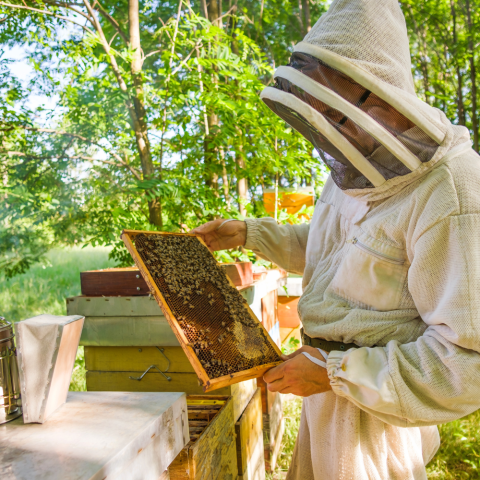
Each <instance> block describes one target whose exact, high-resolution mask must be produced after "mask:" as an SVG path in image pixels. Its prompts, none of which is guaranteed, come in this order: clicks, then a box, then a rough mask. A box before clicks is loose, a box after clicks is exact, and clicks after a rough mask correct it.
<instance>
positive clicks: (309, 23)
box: [303, 0, 312, 33]
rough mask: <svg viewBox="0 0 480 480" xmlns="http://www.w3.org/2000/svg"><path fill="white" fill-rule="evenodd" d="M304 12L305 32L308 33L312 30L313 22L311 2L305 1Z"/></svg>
mask: <svg viewBox="0 0 480 480" xmlns="http://www.w3.org/2000/svg"><path fill="white" fill-rule="evenodd" d="M303 12H304V14H305V30H306V31H307V33H308V32H309V31H310V30H311V29H312V21H311V19H310V0H303Z"/></svg>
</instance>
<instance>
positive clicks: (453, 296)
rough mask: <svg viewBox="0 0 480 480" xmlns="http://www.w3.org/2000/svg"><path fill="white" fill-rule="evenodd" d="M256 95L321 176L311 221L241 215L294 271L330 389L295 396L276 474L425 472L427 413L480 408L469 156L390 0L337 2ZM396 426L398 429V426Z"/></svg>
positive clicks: (402, 475)
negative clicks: (315, 158)
mask: <svg viewBox="0 0 480 480" xmlns="http://www.w3.org/2000/svg"><path fill="white" fill-rule="evenodd" d="M294 50H295V53H294V54H293V55H292V58H291V60H290V64H289V66H287V67H280V68H279V69H278V70H277V71H276V74H275V76H276V85H275V87H269V88H266V89H265V90H264V91H263V93H262V99H263V100H264V101H265V103H266V104H267V105H268V106H269V107H270V108H271V109H272V110H273V111H275V112H276V113H277V114H278V115H279V116H280V117H282V118H283V119H285V120H286V121H287V122H288V123H290V124H291V125H292V126H293V127H294V128H295V129H297V130H298V131H300V132H301V133H302V134H303V135H305V137H306V138H307V139H308V140H310V141H311V142H312V143H313V145H314V146H315V148H316V149H317V151H318V152H319V154H320V156H321V157H322V158H323V160H324V161H325V162H326V163H327V164H328V165H329V166H330V168H331V171H332V174H331V176H330V178H329V180H328V181H327V183H326V185H325V187H324V190H323V193H322V196H321V198H320V200H319V201H318V203H317V206H316V209H315V213H314V216H313V219H312V221H311V223H310V225H294V226H292V225H286V226H278V225H277V224H276V223H275V222H274V221H273V219H270V218H268V219H257V220H253V219H252V220H247V230H248V231H247V243H246V247H247V248H251V249H252V250H254V251H255V252H257V253H259V254H260V255H262V256H263V257H265V258H267V259H269V260H271V261H273V262H275V263H276V264H278V265H280V266H281V267H283V268H285V269H287V270H288V271H290V272H295V273H299V274H303V282H304V285H303V286H304V294H303V296H302V298H301V299H300V302H299V306H298V309H299V314H300V317H301V320H302V322H303V326H304V329H305V333H306V334H307V335H309V336H310V337H316V338H322V339H325V340H329V341H337V342H343V343H355V344H356V345H358V346H360V347H362V348H359V349H351V350H348V351H346V352H341V351H333V352H331V353H330V354H329V357H328V361H327V369H328V374H329V377H330V381H331V385H332V388H333V391H331V392H327V393H324V394H318V395H313V396H311V397H308V398H306V399H304V404H303V410H302V421H301V426H300V431H299V437H298V439H297V445H296V449H295V454H294V458H293V461H292V465H291V468H290V472H289V475H288V477H287V478H288V479H289V480H310V479H315V480H320V479H322V480H323V479H328V480H330V479H361V480H363V479H365V480H367V479H369V480H370V479H382V480H383V479H399V480H400V479H401V480H407V479H425V478H426V473H425V468H424V465H425V464H426V463H427V462H428V461H429V460H430V459H431V458H432V456H433V455H434V453H435V451H436V450H437V448H438V444H439V437H438V431H437V429H436V427H434V426H433V425H436V424H439V423H443V422H448V421H451V420H454V419H457V418H459V417H462V416H464V415H466V414H468V413H470V412H472V411H474V410H476V409H477V408H479V407H480V355H479V352H480V158H479V157H478V155H477V154H476V153H475V152H474V151H473V150H472V149H471V143H470V139H469V134H468V131H467V129H466V128H464V127H458V126H453V125H452V124H451V123H450V122H449V121H448V119H447V118H446V117H445V115H444V114H443V113H442V112H441V111H439V110H437V109H435V108H432V107H430V106H428V105H427V104H425V103H424V102H422V101H420V100H419V99H417V97H416V96H415V92H414V87H413V80H412V76H411V64H410V55H409V46H408V38H407V31H406V27H405V21H404V17H403V15H402V12H401V10H400V8H399V5H398V3H397V1H396V0H334V2H333V3H332V5H331V7H330V9H329V11H328V12H327V13H326V14H325V15H323V16H322V18H321V19H320V20H319V21H318V22H317V24H316V25H315V26H314V27H313V28H312V30H311V32H310V33H309V34H308V35H307V36H306V37H305V39H304V41H303V42H301V43H299V44H298V45H296V47H295V49H294ZM405 427H407V428H405Z"/></svg>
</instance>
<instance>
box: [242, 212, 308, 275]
mask: <svg viewBox="0 0 480 480" xmlns="http://www.w3.org/2000/svg"><path fill="white" fill-rule="evenodd" d="M246 223H247V240H246V243H245V248H248V249H250V250H253V251H254V252H255V253H256V254H257V255H259V256H260V257H262V258H264V259H266V260H269V261H271V262H273V263H275V264H276V265H278V266H279V267H281V268H283V269H285V270H287V272H292V273H298V274H300V275H302V274H303V270H304V269H305V252H306V249H307V240H308V232H309V230H310V225H308V224H305V223H304V224H301V225H278V224H277V222H276V221H275V220H274V219H273V218H270V217H268V218H259V219H247V220H246Z"/></svg>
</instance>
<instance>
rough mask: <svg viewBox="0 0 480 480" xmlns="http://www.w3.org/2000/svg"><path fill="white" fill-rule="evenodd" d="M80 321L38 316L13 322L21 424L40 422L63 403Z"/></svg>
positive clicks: (81, 321)
mask: <svg viewBox="0 0 480 480" xmlns="http://www.w3.org/2000/svg"><path fill="white" fill-rule="evenodd" d="M83 321H84V317H83V316H79V315H72V316H69V317H62V316H57V315H39V316H37V317H33V318H29V319H27V320H23V321H22V322H18V323H16V324H15V335H16V337H17V355H18V367H19V368H18V370H19V376H20V386H21V394H22V406H23V418H24V421H25V423H43V422H45V420H46V419H47V418H48V417H49V416H50V415H51V414H52V413H53V412H54V411H55V410H56V409H57V408H58V407H60V405H62V404H63V403H65V400H66V398H67V393H68V388H69V386H70V380H71V377H72V371H73V367H74V364H75V356H76V354H77V348H78V343H79V341H80V335H81V333H82V328H83Z"/></svg>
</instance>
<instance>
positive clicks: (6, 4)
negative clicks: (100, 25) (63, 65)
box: [0, 2, 95, 36]
mask: <svg viewBox="0 0 480 480" xmlns="http://www.w3.org/2000/svg"><path fill="white" fill-rule="evenodd" d="M0 6H3V7H9V8H18V9H20V10H30V11H32V12H36V13H42V14H44V15H50V16H52V17H55V18H59V19H61V20H66V21H67V22H70V23H74V24H75V25H78V26H79V27H82V28H83V29H84V30H86V31H87V32H89V33H91V34H92V35H93V36H95V33H94V32H92V30H90V29H89V28H88V27H86V26H85V25H82V24H81V23H78V22H75V21H74V20H72V19H71V18H68V17H64V16H63V15H57V14H55V13H53V12H49V11H48V10H40V9H38V8H33V7H27V6H23V5H14V4H13V3H5V2H0Z"/></svg>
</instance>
